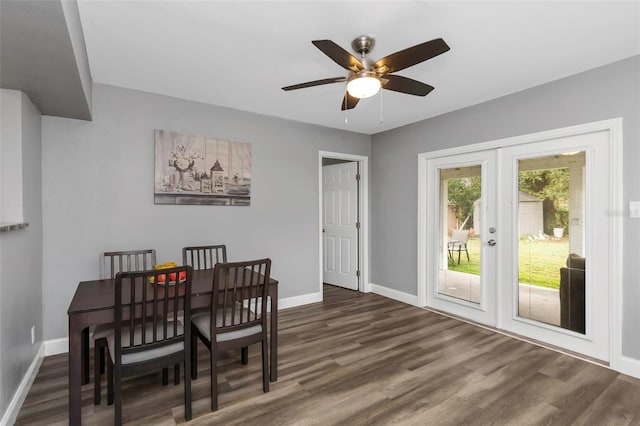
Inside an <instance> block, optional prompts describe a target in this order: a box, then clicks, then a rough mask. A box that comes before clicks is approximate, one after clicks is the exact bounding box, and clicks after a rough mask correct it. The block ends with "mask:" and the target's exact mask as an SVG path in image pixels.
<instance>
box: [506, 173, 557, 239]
mask: <svg viewBox="0 0 640 426" xmlns="http://www.w3.org/2000/svg"><path fill="white" fill-rule="evenodd" d="M518 188H519V190H520V191H523V192H527V193H529V194H531V195H535V196H537V197H538V198H540V199H542V203H543V204H542V206H543V210H544V227H545V231H546V232H548V233H551V230H552V228H555V227H559V228H565V229H567V226H568V220H569V169H568V168H560V169H544V170H530V171H526V172H520V173H519V178H518Z"/></svg>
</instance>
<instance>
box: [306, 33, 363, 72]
mask: <svg viewBox="0 0 640 426" xmlns="http://www.w3.org/2000/svg"><path fill="white" fill-rule="evenodd" d="M311 43H313V44H314V45H315V46H316V47H317V48H318V49H320V50H322V53H324V54H325V55H327V56H328V57H330V58H331V59H333V61H334V62H335V63H336V64H338V65H340V66H341V67H342V68H344V69H347V70H349V71H354V72H358V71H361V70H363V69H364V65H362V62H360V60H359V59H358V58H356V57H355V56H353V55H352V54H351V53H349V52H347V51H346V50H344V49H343V48H342V47H340V46H338V45H337V44H335V43H334V42H332V41H331V40H313V41H312V42H311Z"/></svg>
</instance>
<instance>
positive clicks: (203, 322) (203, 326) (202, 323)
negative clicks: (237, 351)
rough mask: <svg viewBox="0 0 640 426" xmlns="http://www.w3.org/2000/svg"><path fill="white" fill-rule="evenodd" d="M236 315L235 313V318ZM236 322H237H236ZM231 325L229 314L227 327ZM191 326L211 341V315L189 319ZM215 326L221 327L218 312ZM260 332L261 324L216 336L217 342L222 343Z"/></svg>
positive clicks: (219, 313)
mask: <svg viewBox="0 0 640 426" xmlns="http://www.w3.org/2000/svg"><path fill="white" fill-rule="evenodd" d="M237 315H238V314H237V313H236V316H237ZM236 322H237V321H236ZM230 323H231V314H228V315H227V325H228V324H230ZM191 324H193V325H194V326H195V327H196V328H197V329H198V331H199V332H200V334H202V335H203V336H204V337H205V338H206V339H207V340H209V341H211V313H206V314H200V315H198V316H196V317H195V318H193V317H192V318H191ZM216 326H217V327H222V314H221V312H220V311H218V316H217V318H216ZM261 332H262V324H257V325H253V326H250V327H246V328H241V329H238V330H234V331H229V332H224V333H218V334H217V335H216V341H217V342H224V341H227V340H234V339H239V338H242V337H246V336H252V335H254V334H258V333H261Z"/></svg>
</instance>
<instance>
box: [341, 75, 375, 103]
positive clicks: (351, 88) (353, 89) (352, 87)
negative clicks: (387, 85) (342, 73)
mask: <svg viewBox="0 0 640 426" xmlns="http://www.w3.org/2000/svg"><path fill="white" fill-rule="evenodd" d="M381 86H382V84H381V83H380V80H379V79H378V78H377V77H375V74H374V73H370V72H364V73H361V74H356V75H354V76H352V77H351V78H350V79H349V82H348V83H347V92H349V94H350V95H351V96H353V97H356V98H359V99H364V98H370V97H371V96H373V95H375V94H376V93H378V92H379V91H380V87H381Z"/></svg>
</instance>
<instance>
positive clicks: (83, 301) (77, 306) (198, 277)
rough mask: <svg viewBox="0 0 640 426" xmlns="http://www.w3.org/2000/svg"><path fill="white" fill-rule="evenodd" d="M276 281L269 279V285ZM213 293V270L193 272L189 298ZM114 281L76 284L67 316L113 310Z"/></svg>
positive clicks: (276, 282) (274, 283) (275, 283)
mask: <svg viewBox="0 0 640 426" xmlns="http://www.w3.org/2000/svg"><path fill="white" fill-rule="evenodd" d="M277 284H278V281H277V280H275V279H273V278H270V280H269V285H270V286H272V285H277ZM212 291H213V269H201V270H194V271H193V277H192V281H191V297H192V298H193V297H197V296H204V295H211V292H212ZM114 301H115V279H111V278H109V279H104V280H93V281H82V282H80V284H78V288H77V289H76V292H75V294H74V295H73V299H72V300H71V304H70V305H69V310H68V311H67V314H69V315H73V314H81V313H87V312H91V311H100V310H109V309H114Z"/></svg>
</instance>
